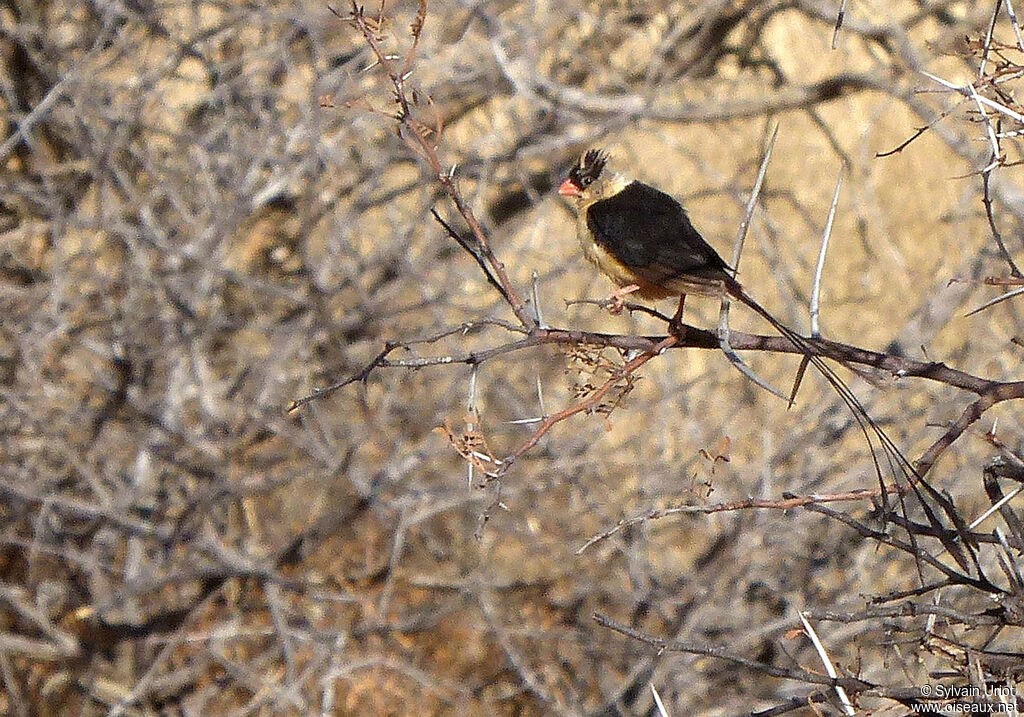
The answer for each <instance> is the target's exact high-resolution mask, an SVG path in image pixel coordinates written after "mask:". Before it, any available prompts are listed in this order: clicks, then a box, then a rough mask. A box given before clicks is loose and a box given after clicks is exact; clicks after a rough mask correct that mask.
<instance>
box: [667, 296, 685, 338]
mask: <svg viewBox="0 0 1024 717" xmlns="http://www.w3.org/2000/svg"><path fill="white" fill-rule="evenodd" d="M685 304H686V294H680V295H679V307H678V308H677V309H676V313H675V315H674V316H673V317H672V320H671V321H669V322H668V333H669V334H670V335H671V336H675V337H676V338H677V339H679V340H680V341H682V340H683V337H684V336H685V335H686V327H685V326H684V325H683V306H684V305H685Z"/></svg>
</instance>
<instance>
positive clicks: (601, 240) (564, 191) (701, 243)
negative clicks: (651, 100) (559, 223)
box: [558, 149, 905, 461]
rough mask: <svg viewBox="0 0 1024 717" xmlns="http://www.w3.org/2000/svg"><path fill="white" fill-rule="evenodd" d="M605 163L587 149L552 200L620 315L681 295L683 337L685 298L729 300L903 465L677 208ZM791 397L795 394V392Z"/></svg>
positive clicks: (804, 344)
mask: <svg viewBox="0 0 1024 717" xmlns="http://www.w3.org/2000/svg"><path fill="white" fill-rule="evenodd" d="M607 163H608V155H607V154H605V153H604V152H602V151H601V150H599V149H591V150H588V151H587V152H585V153H584V154H583V156H582V157H580V160H579V162H578V163H577V164H576V166H574V167H573V168H572V169H571V170H570V171H569V176H568V178H567V179H566V180H565V181H564V182H562V184H561V186H559V188H558V193H559V194H561V195H563V196H566V197H572V198H573V199H574V200H575V205H576V231H577V234H578V235H579V239H580V243H581V244H582V246H583V253H584V255H585V256H586V257H587V258H588V259H589V260H590V261H592V262H593V263H594V264H596V265H597V267H598V268H599V269H600V270H601V271H602V272H604V273H605V274H606V275H607V276H608V277H609V278H611V280H612V281H613V282H615V284H616V285H618V287H619V289H618V290H617V291H616V292H615V293H614V294H613V295H612V297H613V299H615V300H616V301H617V302H618V303H619V307H620V309H621V301H622V297H623V296H625V295H627V294H630V293H633V292H636V294H637V295H638V296H640V297H642V298H645V299H663V298H667V297H669V296H679V307H678V309H677V310H676V313H675V316H674V317H673V318H672V321H671V322H670V323H669V332H670V333H672V334H673V335H675V336H677V337H681V336H682V334H683V324H682V318H683V305H684V303H685V300H686V295H687V294H698V295H703V296H719V297H721V296H724V295H726V294H728V295H729V296H731V297H733V298H735V299H737V300H738V301H740V302H742V303H744V304H746V305H747V306H749V307H750V308H751V309H753V310H754V311H755V312H757V313H758V314H760V315H761V316H762V317H763V318H764V319H765V320H766V321H767V322H768V323H770V324H771V325H772V326H773V327H775V329H776V331H778V332H779V333H780V334H782V335H783V336H784V337H786V338H787V339H788V340H789V341H790V342H791V343H792V344H793V346H795V347H796V349H797V350H798V351H800V352H801V353H802V354H803V355H804V357H805V360H806V361H807V362H809V363H810V364H812V365H813V366H814V367H815V368H816V369H817V370H818V371H819V372H820V373H821V374H822V375H823V376H824V377H825V379H826V380H827V381H828V382H829V384H830V385H831V386H832V387H833V388H834V389H835V390H836V392H837V393H838V394H839V395H840V396H841V397H842V399H843V401H844V402H845V403H846V404H847V405H848V406H849V407H850V410H851V411H852V412H853V413H854V415H855V416H856V418H857V420H858V422H859V423H860V425H861V427H862V428H864V429H865V430H866V428H867V427H870V428H871V429H872V431H873V432H874V433H875V434H876V436H877V437H878V438H879V440H880V441H881V443H882V445H883V446H884V447H885V448H886V450H887V451H890V450H891V451H895V453H896V454H897V455H900V457H901V458H902V455H901V454H900V453H899V450H898V449H897V448H896V447H895V445H893V444H892V441H891V440H889V438H888V436H886V435H885V433H884V432H882V430H881V429H880V428H879V427H878V426H877V425H876V424H875V423H874V421H873V420H872V419H871V417H870V416H868V414H867V412H866V411H865V410H864V408H863V406H861V404H860V402H859V401H858V400H857V398H856V396H855V395H854V394H853V392H852V391H851V390H850V388H849V387H848V386H847V385H846V384H845V383H844V382H843V381H842V379H841V378H839V376H838V375H836V373H835V371H833V370H832V368H831V367H830V366H829V365H828V364H826V363H825V362H824V360H823V359H822V358H821V355H820V351H819V350H818V349H816V348H815V346H814V345H813V344H812V343H811V342H810V341H809V340H808V339H806V338H804V337H803V336H800V335H799V334H798V333H796V332H795V331H793V330H792V329H790V328H789V327H787V326H786V325H785V324H783V323H782V322H781V321H779V320H778V319H776V318H775V317H774V316H772V315H771V313H769V312H768V311H767V310H766V309H765V308H764V307H762V306H761V305H760V304H759V303H757V301H755V300H754V299H752V298H751V297H750V296H749V295H748V294H747V292H746V291H744V289H743V287H742V286H740V283H739V282H738V281H736V279H735V278H733V271H732V269H731V268H730V267H729V265H728V264H727V263H726V262H725V260H724V259H722V257H720V256H719V255H718V252H716V251H715V250H714V249H713V248H712V247H711V245H710V244H708V243H707V242H706V241H705V240H704V237H702V236H701V235H700V232H698V231H697V230H696V229H695V228H694V226H693V224H692V223H691V222H690V218H689V217H688V216H687V214H686V210H685V209H683V206H682V205H681V204H680V203H679V202H677V201H676V200H675V199H673V198H672V197H670V196H669V195H667V194H665V193H664V192H661V191H659V190H657V189H655V188H654V187H651V186H649V185H647V184H644V183H643V182H639V181H636V180H634V179H629V178H627V177H625V176H623V175H620V174H617V173H615V172H612V171H609V170H608V169H606V167H605V165H606V164H607ZM797 383H799V381H798V382H797ZM793 390H794V394H795V392H796V386H794V389H793ZM792 400H793V396H791V397H790V402H791V403H792ZM869 442H870V439H869ZM903 460H904V461H905V459H903Z"/></svg>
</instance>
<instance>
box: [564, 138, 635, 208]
mask: <svg viewBox="0 0 1024 717" xmlns="http://www.w3.org/2000/svg"><path fill="white" fill-rule="evenodd" d="M607 163H608V155H607V154H606V153H605V152H604V151H602V150H600V149H588V150H587V151H586V152H584V153H583V156H581V157H580V161H579V162H577V163H576V166H575V167H573V168H572V169H571V170H569V177H568V178H567V179H566V180H565V181H564V182H562V184H561V186H559V187H558V193H559V194H561V195H562V196H564V197H572V198H573V199H575V200H576V203H577V204H579V205H580V206H581V207H582V206H588V205H590V204H593V203H594V202H596V201H598V200H600V199H604V198H606V197H611V196H614V195H615V194H617V193H618V192H621V191H622V189H623V188H624V187H625V186H626V185H627V184H628V183H629V182H628V181H627V180H625V179H624V178H622V177H620V176H619V175H618V174H615V173H614V172H612V171H608V170H605V165H606V164H607Z"/></svg>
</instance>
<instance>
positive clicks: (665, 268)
mask: <svg viewBox="0 0 1024 717" xmlns="http://www.w3.org/2000/svg"><path fill="white" fill-rule="evenodd" d="M587 226H588V227H589V229H590V231H591V233H592V234H593V235H594V240H595V241H596V242H597V243H598V244H599V245H600V246H601V247H602V248H603V249H604V250H605V251H607V252H609V253H610V254H612V255H613V256H614V257H615V258H616V259H618V260H619V261H620V262H622V263H623V264H624V265H626V266H627V267H629V268H630V269H632V270H634V271H635V272H636V274H637V275H638V276H640V277H641V278H643V279H644V280H645V281H647V282H649V283H651V284H655V285H663V284H665V283H666V282H671V281H672V280H673V279H678V278H681V277H685V276H694V277H716V278H717V277H721V276H722V274H723V273H727V272H728V270H729V265H728V264H726V263H725V261H724V260H723V259H722V257H720V256H719V255H718V253H717V252H716V251H715V250H714V249H713V248H712V247H711V245H709V244H708V243H707V242H706V241H704V238H703V237H702V236H701V235H700V232H698V231H697V230H696V229H695V228H694V226H693V224H691V223H690V219H689V217H688V216H686V211H685V210H684V209H683V207H682V205H681V204H680V203H679V202H677V201H676V200H675V199H673V198H672V197H670V196H669V195H667V194H665V193H664V192H660V191H658V190H657V189H655V188H654V187H651V186H648V185H646V184H644V183H643V182H631V183H630V184H629V185H627V186H626V188H625V189H623V190H622V191H621V192H619V193H618V194H615V195H614V196H611V197H608V198H607V199H602V200H600V201H597V202H594V203H593V204H591V205H590V207H588V209H587Z"/></svg>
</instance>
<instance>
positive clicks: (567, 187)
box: [558, 179, 580, 197]
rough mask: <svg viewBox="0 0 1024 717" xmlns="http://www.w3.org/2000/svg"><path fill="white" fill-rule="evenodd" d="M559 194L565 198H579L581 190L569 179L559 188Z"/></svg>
mask: <svg viewBox="0 0 1024 717" xmlns="http://www.w3.org/2000/svg"><path fill="white" fill-rule="evenodd" d="M558 193H559V194H561V195H562V196H563V197H578V196H580V188H579V187H577V186H576V185H575V184H573V183H572V180H571V179H567V180H565V181H564V182H562V184H561V185H560V186H559V187H558Z"/></svg>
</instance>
